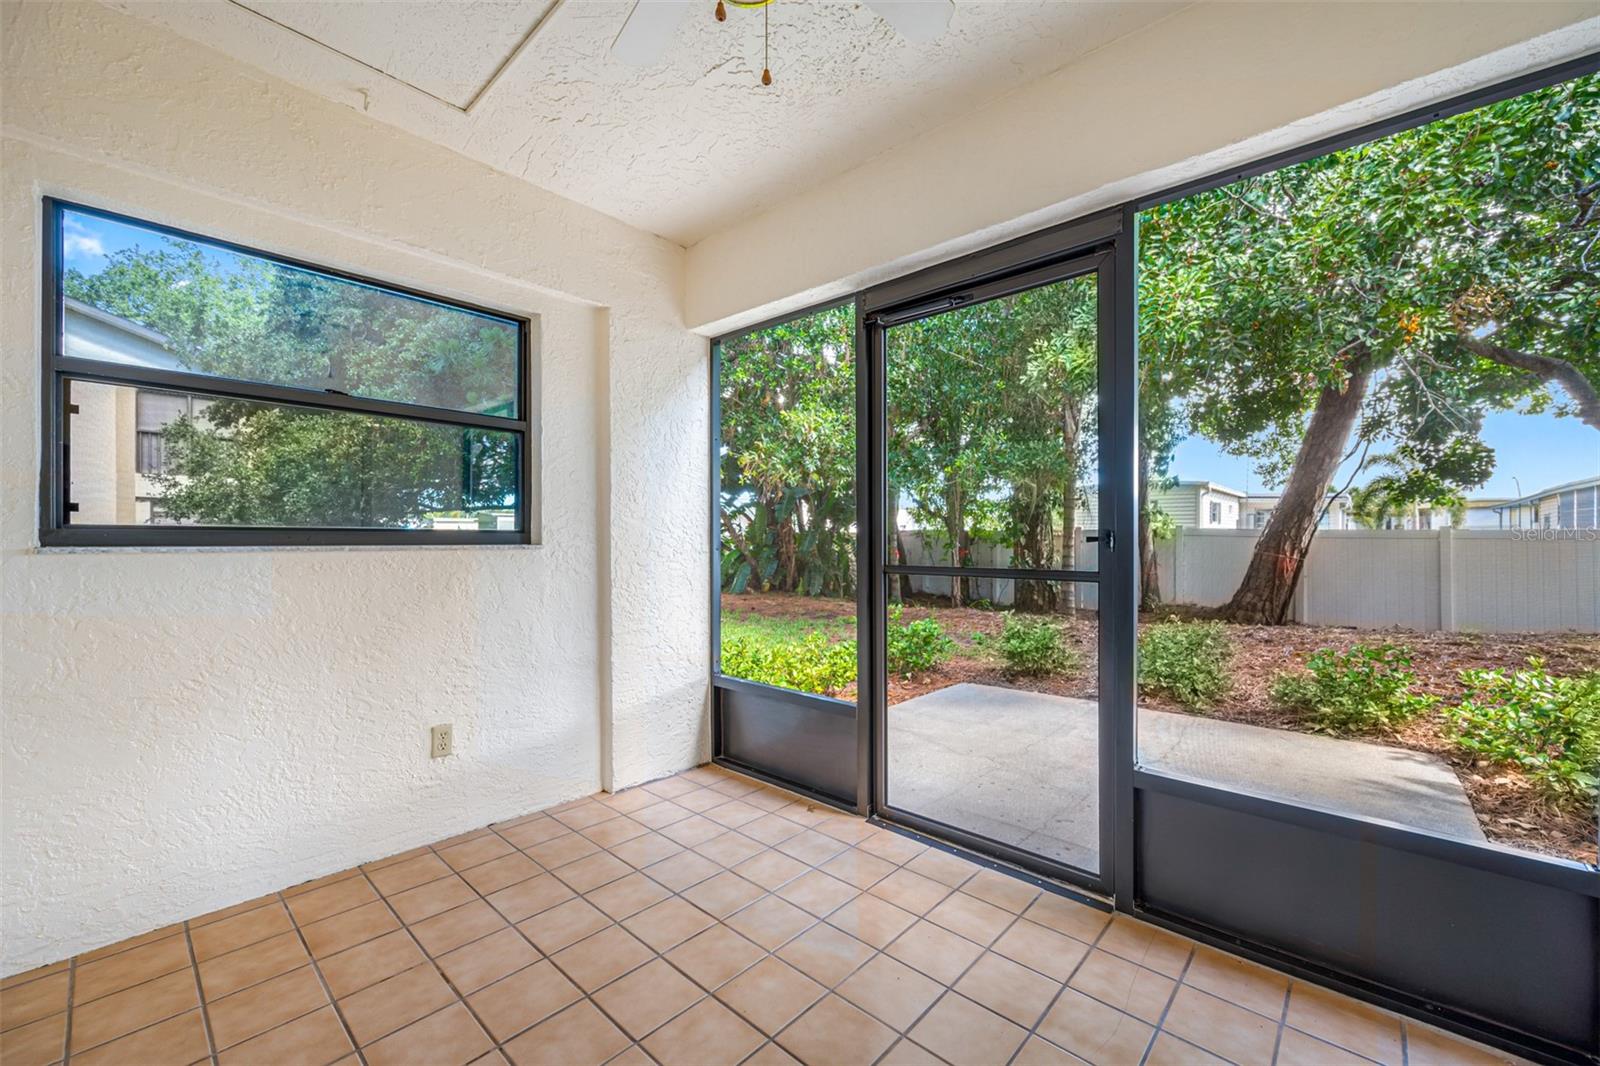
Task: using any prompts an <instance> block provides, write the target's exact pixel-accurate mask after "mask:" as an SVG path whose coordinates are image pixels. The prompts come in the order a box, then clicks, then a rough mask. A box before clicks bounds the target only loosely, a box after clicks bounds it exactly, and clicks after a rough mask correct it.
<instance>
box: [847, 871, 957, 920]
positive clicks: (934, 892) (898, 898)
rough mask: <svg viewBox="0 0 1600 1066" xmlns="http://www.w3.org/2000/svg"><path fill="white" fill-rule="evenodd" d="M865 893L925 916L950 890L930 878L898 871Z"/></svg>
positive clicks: (947, 886) (945, 885) (910, 872)
mask: <svg viewBox="0 0 1600 1066" xmlns="http://www.w3.org/2000/svg"><path fill="white" fill-rule="evenodd" d="M867 891H868V892H869V893H871V894H872V895H874V896H877V897H878V898H879V899H886V900H888V901H889V902H890V903H893V904H894V905H895V906H896V907H899V908H900V909H901V910H903V911H910V912H911V913H912V914H927V913H928V912H929V911H931V910H933V908H934V907H935V906H936V905H938V904H939V903H940V902H941V901H942V900H943V899H944V898H945V897H946V896H948V895H949V894H950V892H951V888H950V886H949V885H947V884H944V883H943V882H941V881H935V880H934V879H933V878H931V877H923V876H922V875H921V874H919V873H913V872H912V871H910V870H906V869H899V870H896V871H895V872H894V873H892V874H890V875H889V876H888V877H885V878H884V879H883V880H882V881H879V882H878V883H877V884H875V885H873V886H872V887H871V888H869V889H867Z"/></svg>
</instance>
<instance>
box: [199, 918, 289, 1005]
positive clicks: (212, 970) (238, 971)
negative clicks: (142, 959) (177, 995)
mask: <svg viewBox="0 0 1600 1066" xmlns="http://www.w3.org/2000/svg"><path fill="white" fill-rule="evenodd" d="M184 961H185V962H186V963H187V961H188V959H187V958H185V960H184ZM310 961H311V956H309V955H307V954H306V949H305V947H304V946H303V945H302V944H301V943H300V934H299V933H297V932H290V933H280V934H278V935H277V936H275V937H270V938H268V939H266V940H263V941H261V942H260V943H259V944H251V945H250V946H249V947H247V948H240V949H239V950H238V951H230V952H228V953H227V954H226V955H218V956H217V957H216V958H212V959H207V960H206V961H205V962H202V963H201V964H200V991H201V992H202V993H203V994H204V995H205V997H206V1000H207V1001H208V1002H209V1001H210V1000H214V999H221V998H222V997H224V996H231V995H233V993H235V992H238V991H239V990H240V989H244V988H249V987H250V986H251V985H254V984H259V983H260V982H262V981H265V980H266V979H267V978H269V977H277V976H278V975H279V974H285V973H288V972H289V971H290V970H296V969H299V968H300V967H301V966H304V965H305V964H306V963H308V962H310Z"/></svg>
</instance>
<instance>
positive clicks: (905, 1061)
mask: <svg viewBox="0 0 1600 1066" xmlns="http://www.w3.org/2000/svg"><path fill="white" fill-rule="evenodd" d="M878 1066H944V1060H943V1059H941V1058H940V1057H939V1056H937V1055H935V1054H934V1053H933V1052H931V1051H929V1050H928V1049H927V1048H925V1047H923V1046H922V1045H921V1044H917V1043H914V1042H912V1041H910V1040H907V1039H905V1038H903V1037H902V1038H901V1039H900V1040H898V1041H896V1042H895V1045H894V1047H892V1048H890V1049H889V1050H888V1051H886V1052H885V1053H884V1056H883V1058H881V1059H879V1060H878Z"/></svg>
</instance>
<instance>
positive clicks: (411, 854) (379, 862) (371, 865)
mask: <svg viewBox="0 0 1600 1066" xmlns="http://www.w3.org/2000/svg"><path fill="white" fill-rule="evenodd" d="M432 853H433V849H432V848H430V847H428V846H427V845H426V844H424V845H423V846H422V847H419V848H409V849H407V850H406V851H401V852H396V853H395V854H393V855H385V856H384V857H383V858H381V859H374V860H373V861H371V862H364V863H362V864H361V870H362V872H363V873H369V874H370V873H372V872H373V871H374V870H383V869H387V868H388V867H390V866H398V865H399V864H400V863H403V862H406V861H408V860H410V859H415V858H417V857H418V856H421V855H430V854H432Z"/></svg>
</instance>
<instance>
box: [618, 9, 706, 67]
mask: <svg viewBox="0 0 1600 1066" xmlns="http://www.w3.org/2000/svg"><path fill="white" fill-rule="evenodd" d="M688 10H689V0H637V2H636V3H635V4H634V5H633V10H632V11H630V12H628V20H627V21H626V22H624V23H623V24H622V29H621V30H620V31H619V32H618V33H617V39H616V40H615V41H612V42H611V54H612V55H614V56H616V57H617V58H618V59H620V60H622V62H624V63H627V64H629V65H630V66H635V67H648V66H653V65H655V64H656V63H659V62H661V60H662V59H663V58H665V56H666V54H667V46H668V45H669V44H671V43H672V34H673V31H674V30H676V29H677V28H678V23H680V22H682V21H683V16H684V13H685V12H687V11H688Z"/></svg>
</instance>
